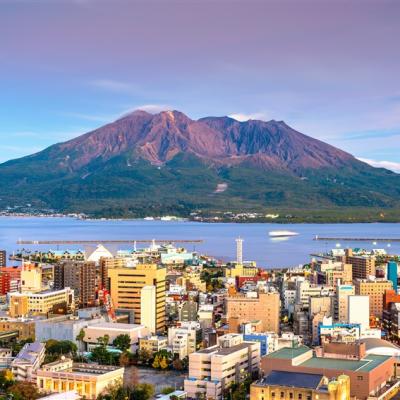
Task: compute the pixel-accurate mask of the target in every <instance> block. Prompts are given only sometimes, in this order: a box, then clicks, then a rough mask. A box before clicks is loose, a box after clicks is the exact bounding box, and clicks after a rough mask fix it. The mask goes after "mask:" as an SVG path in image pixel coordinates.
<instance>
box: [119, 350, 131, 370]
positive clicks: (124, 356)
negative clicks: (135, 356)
mask: <svg viewBox="0 0 400 400" xmlns="http://www.w3.org/2000/svg"><path fill="white" fill-rule="evenodd" d="M118 361H119V365H120V366H121V367H127V366H128V365H129V364H130V363H131V354H130V353H128V352H127V351H124V352H123V353H121V355H120V356H119V360H118Z"/></svg>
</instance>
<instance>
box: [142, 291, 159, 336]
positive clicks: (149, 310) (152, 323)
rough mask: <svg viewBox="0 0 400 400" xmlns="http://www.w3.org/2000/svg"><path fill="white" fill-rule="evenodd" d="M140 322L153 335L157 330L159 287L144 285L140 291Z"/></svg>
mask: <svg viewBox="0 0 400 400" xmlns="http://www.w3.org/2000/svg"><path fill="white" fill-rule="evenodd" d="M140 323H141V324H142V325H144V326H145V327H146V328H148V329H149V331H150V333H152V334H153V335H154V334H155V333H156V332H157V288H156V287H155V286H154V285H151V286H150V285H149V286H144V287H143V288H142V290H141V291H140Z"/></svg>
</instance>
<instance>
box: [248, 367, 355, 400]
mask: <svg viewBox="0 0 400 400" xmlns="http://www.w3.org/2000/svg"><path fill="white" fill-rule="evenodd" d="M277 399H282V400H286V399H288V400H289V399H293V400H298V399H304V400H307V399H308V400H311V399H318V400H350V378H349V377H348V376H347V375H339V376H338V377H337V378H334V379H332V380H329V378H327V377H326V376H323V375H322V374H309V373H297V372H287V371H271V372H270V373H269V374H268V375H266V376H264V378H262V379H260V380H258V381H256V382H254V383H252V384H251V386H250V400H277Z"/></svg>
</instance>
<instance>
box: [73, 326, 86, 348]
mask: <svg viewBox="0 0 400 400" xmlns="http://www.w3.org/2000/svg"><path fill="white" fill-rule="evenodd" d="M75 339H76V341H77V342H79V344H80V345H81V346H82V345H83V339H85V331H84V330H83V329H81V330H80V331H79V333H78V334H77V335H76V338H75ZM81 349H82V347H81Z"/></svg>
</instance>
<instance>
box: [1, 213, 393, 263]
mask: <svg viewBox="0 0 400 400" xmlns="http://www.w3.org/2000/svg"><path fill="white" fill-rule="evenodd" d="M272 230H290V231H294V232H297V233H298V234H299V235H298V236H293V237H290V238H288V239H286V240H285V239H271V238H269V236H268V232H269V231H272ZM316 235H319V236H322V237H351V238H353V237H373V238H400V224H399V223H397V224H396V223H393V224H390V223H371V224H285V225H282V224H272V223H271V224H269V223H265V224H264V223H262V224H261V223H260V224H259V223H248V224H247V223H243V224H235V223H199V222H188V221H171V222H170V221H144V220H79V219H74V218H53V217H46V218H35V217H0V249H6V250H7V252H8V253H9V254H11V253H12V252H13V251H17V250H18V249H20V248H21V247H24V248H26V249H28V248H29V249H31V250H48V249H53V250H56V249H60V250H61V249H68V248H70V249H72V248H74V249H76V248H81V249H84V250H90V249H91V248H92V247H90V246H83V245H71V244H69V245H59V246H56V245H45V246H44V245H42V246H39V245H29V246H28V245H24V246H21V245H17V244H16V242H17V240H19V239H22V240H77V239H81V240H118V239H124V240H126V239H131V240H134V239H136V240H139V239H158V240H177V239H201V240H203V241H204V242H203V243H201V244H196V245H193V244H188V245H186V246H185V247H186V248H187V249H188V250H190V251H192V250H196V251H198V252H199V253H202V254H208V255H211V256H214V257H216V258H220V259H223V260H226V261H228V260H234V259H235V254H236V247H235V246H236V243H235V239H236V238H237V237H239V236H240V237H241V238H242V239H243V240H244V242H243V258H244V259H245V260H252V261H256V262H257V264H258V265H259V266H260V267H264V268H274V267H291V266H296V265H299V264H304V263H307V262H309V261H310V258H311V257H310V254H312V253H320V252H326V251H328V250H330V249H332V248H335V247H362V248H365V249H372V248H385V249H386V250H387V251H388V252H390V253H393V254H400V242H393V243H388V242H386V241H378V242H377V243H376V244H373V243H372V242H371V241H369V242H349V241H347V242H346V241H340V243H337V242H335V241H334V242H324V241H315V240H314V237H315V236H316ZM143 246H144V245H143ZM389 246H390V247H389ZM106 247H107V248H109V250H110V251H112V252H114V251H116V250H117V249H118V248H121V249H122V248H124V249H126V248H129V245H120V246H117V245H106ZM138 247H139V245H138Z"/></svg>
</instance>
